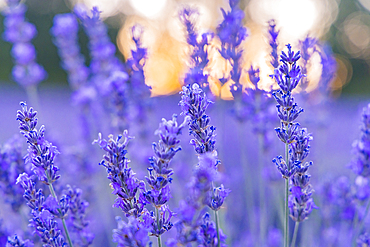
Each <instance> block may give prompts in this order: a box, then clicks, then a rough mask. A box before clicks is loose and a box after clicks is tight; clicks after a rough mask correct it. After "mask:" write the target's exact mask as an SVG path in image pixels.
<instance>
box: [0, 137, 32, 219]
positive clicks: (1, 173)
mask: <svg viewBox="0 0 370 247" xmlns="http://www.w3.org/2000/svg"><path fill="white" fill-rule="evenodd" d="M23 172H30V168H29V167H28V166H25V165H24V160H23V155H22V143H21V139H20V137H19V136H15V137H14V138H12V139H10V140H9V141H7V142H6V143H5V144H4V145H3V146H2V147H1V148H0V188H1V189H2V193H3V196H4V201H5V202H6V203H9V204H10V205H11V207H12V209H13V211H14V212H18V211H19V210H20V208H21V206H22V205H23V197H22V194H23V189H22V188H20V187H19V186H14V184H15V183H16V179H17V177H18V175H19V174H21V173H23Z"/></svg>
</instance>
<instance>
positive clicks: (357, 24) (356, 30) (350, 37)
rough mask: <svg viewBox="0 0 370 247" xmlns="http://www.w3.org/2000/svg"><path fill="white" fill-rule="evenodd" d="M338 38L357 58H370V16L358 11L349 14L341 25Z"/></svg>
mask: <svg viewBox="0 0 370 247" xmlns="http://www.w3.org/2000/svg"><path fill="white" fill-rule="evenodd" d="M337 37H338V40H339V41H340V43H341V45H342V47H343V48H344V49H345V51H346V52H347V53H348V54H350V55H351V56H352V57H355V58H362V59H365V60H368V59H370V46H369V45H370V16H369V15H368V14H366V13H364V12H361V11H358V12H354V13H352V14H351V15H349V16H348V17H347V18H346V19H345V21H344V22H343V24H342V25H341V26H340V32H339V33H338V34H337Z"/></svg>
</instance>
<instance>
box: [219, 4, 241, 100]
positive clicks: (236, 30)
mask: <svg viewBox="0 0 370 247" xmlns="http://www.w3.org/2000/svg"><path fill="white" fill-rule="evenodd" d="M229 5H230V8H231V10H230V12H226V11H225V10H224V9H221V12H222V15H223V17H224V20H223V21H222V23H221V24H220V25H219V26H218V27H217V29H216V33H217V36H218V37H219V39H220V41H221V50H220V51H219V52H220V54H221V56H222V57H223V58H225V59H226V60H228V61H230V63H231V66H232V70H231V72H230V76H231V80H233V81H234V83H235V87H236V89H234V88H235V87H234V86H232V87H231V89H232V90H231V91H232V93H233V95H234V98H235V94H238V93H241V91H242V85H241V84H240V77H241V73H242V64H241V58H242V53H243V51H242V49H241V47H240V45H241V43H242V42H243V41H244V40H245V39H246V38H247V36H248V34H247V29H246V28H245V27H243V23H242V21H243V18H244V12H243V11H242V10H241V9H240V8H239V6H238V5H239V0H229Z"/></svg>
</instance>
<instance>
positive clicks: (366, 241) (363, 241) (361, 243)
mask: <svg viewBox="0 0 370 247" xmlns="http://www.w3.org/2000/svg"><path fill="white" fill-rule="evenodd" d="M356 242H357V246H358V247H368V246H370V236H369V234H368V233H367V232H365V233H364V234H362V235H360V236H359V237H358V238H357V241H356Z"/></svg>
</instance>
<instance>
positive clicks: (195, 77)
mask: <svg viewBox="0 0 370 247" xmlns="http://www.w3.org/2000/svg"><path fill="white" fill-rule="evenodd" d="M308 2H309V1H308ZM327 2H328V3H329V2H330V1H327ZM172 3H174V2H172ZM176 3H177V7H176V8H175V9H176V11H175V12H174V14H173V15H172V17H171V18H174V19H175V20H176V25H177V26H175V30H176V31H177V33H176V35H178V36H179V38H178V40H176V39H174V38H170V37H169V36H170V35H169V34H167V33H166V32H165V31H163V30H162V33H161V35H162V38H161V41H160V42H159V43H162V44H161V46H159V48H158V46H155V45H153V43H154V42H157V41H153V40H155V38H156V37H157V36H158V34H156V33H154V32H153V30H154V29H153V28H152V27H153V26H151V25H155V23H157V22H158V23H159V21H158V19H150V18H153V17H150V18H149V17H148V19H147V20H145V21H144V20H143V19H140V18H137V19H135V18H131V19H130V18H129V17H127V19H125V21H124V23H125V24H124V28H122V29H121V30H120V32H119V34H118V35H119V37H121V38H117V40H116V41H114V40H112V39H111V38H110V36H109V35H108V24H107V23H106V22H104V20H105V18H106V15H107V13H108V10H106V9H104V8H103V10H100V9H99V7H92V8H90V6H88V5H83V4H81V3H78V4H75V5H74V6H71V9H70V12H67V13H63V14H54V15H53V23H52V27H51V28H50V30H49V32H50V34H49V35H50V37H49V39H50V40H51V41H52V42H53V44H54V45H55V47H56V49H57V50H58V57H59V59H60V67H61V68H62V69H63V70H64V71H65V73H66V75H67V77H66V80H67V81H68V84H67V83H65V84H53V83H49V82H48V81H49V79H48V76H49V77H51V78H53V75H52V73H53V71H54V70H52V71H48V70H46V69H45V68H47V67H48V65H47V64H46V65H43V64H41V63H39V62H38V58H37V54H38V53H39V52H40V50H39V49H40V48H38V49H37V48H35V46H34V45H33V40H34V38H35V37H36V35H37V29H36V26H35V25H34V24H32V23H31V22H29V20H28V19H27V17H26V16H27V5H26V4H25V3H24V2H23V1H19V0H6V1H5V4H4V6H3V7H2V12H1V13H2V16H3V17H4V21H3V26H4V28H3V33H2V38H3V42H7V44H8V45H11V51H10V55H11V57H12V70H11V72H10V74H9V78H10V80H11V82H12V83H9V82H7V83H3V84H2V85H1V89H0V106H1V107H0V115H1V116H2V121H0V129H1V130H2V131H0V141H1V143H0V144H1V145H0V160H1V162H0V188H1V190H0V193H1V197H0V246H7V247H9V246H17V247H21V246H22V247H31V246H45V247H49V246H50V247H54V246H69V247H72V246H75V247H77V246H107V247H108V246H132V247H141V246H143V247H144V246H153V247H154V246H158V247H161V246H169V247H177V246H184V247H185V246H186V247H189V246H199V247H203V246H204V247H209V246H215V247H216V246H217V247H221V246H236V247H237V246H246V247H248V246H262V247H264V246H269V247H270V246H271V247H274V246H276V247H277V246H284V247H287V246H291V247H294V246H302V247H303V246H343V247H348V246H359V247H365V246H370V232H369V231H370V225H369V221H370V217H369V216H368V214H369V209H370V181H369V177H370V100H369V98H368V97H366V95H365V94H363V95H362V96H353V95H341V96H340V91H341V87H342V86H344V84H345V83H347V82H348V80H349V79H348V78H349V74H350V69H349V67H348V66H347V67H346V66H345V64H346V63H345V62H344V61H345V59H344V58H342V57H340V56H339V55H338V54H335V52H333V49H332V48H331V46H330V43H329V42H327V41H325V38H324V35H323V33H325V32H328V30H329V28H330V25H331V24H332V22H333V21H334V19H335V18H334V19H333V20H332V22H331V23H330V21H328V23H326V24H325V23H324V24H323V25H322V28H323V29H322V30H320V31H318V29H307V30H305V32H303V31H302V30H301V31H302V33H300V34H299V33H298V32H297V33H295V34H296V35H297V36H294V35H293V34H292V33H290V31H289V25H287V24H286V23H285V22H284V19H279V18H278V17H277V16H274V15H272V16H269V15H266V16H264V17H263V18H267V17H268V18H267V19H266V20H265V19H263V18H262V17H261V18H262V19H263V22H261V23H260V25H258V22H257V21H256V22H255V23H254V24H253V23H252V24H251V22H250V18H252V17H253V14H250V15H248V14H247V15H246V13H250V12H248V11H249V10H247V9H248V8H256V10H258V8H259V7H260V6H259V3H258V2H257V1H247V4H246V3H245V2H243V1H242V2H239V0H229V1H224V2H223V3H222V5H221V8H218V9H217V13H218V14H219V16H218V17H219V18H218V19H217V21H216V20H215V21H214V22H215V24H214V27H213V28H212V27H210V28H207V29H206V28H204V26H202V25H200V24H199V23H203V21H204V19H203V17H202V16H203V15H206V14H204V13H205V12H204V10H203V9H202V8H201V5H199V6H197V5H196V4H185V3H183V2H181V3H180V2H176ZM131 4H132V6H133V7H135V4H134V3H131ZM361 4H362V3H361ZM292 5H293V4H292ZM0 6H1V5H0ZM307 6H310V5H307ZM364 6H365V5H364ZM244 7H245V8H246V10H243V8H244ZM153 8H154V7H153ZM326 9H329V7H328V6H327V8H326ZM153 11H154V10H153ZM309 11H310V9H309V8H308V7H307V13H311V12H309ZM333 11H334V10H333ZM334 12H335V11H334ZM304 18H306V17H304ZM356 18H357V17H356ZM329 19H330V18H329ZM150 20H151V21H152V23H150ZM158 23H157V24H158ZM246 23H247V24H246ZM248 23H249V25H248ZM301 25H303V24H301ZM301 28H303V26H301ZM315 30H316V31H315ZM81 33H83V34H84V35H85V37H86V39H87V40H88V41H87V47H83V46H81V40H80V37H81ZM180 36H181V37H180ZM122 37H124V38H122ZM256 42H257V44H259V45H258V46H256ZM117 49H118V50H117ZM85 50H87V51H88V56H86V54H84V51H85ZM362 54H363V53H362ZM160 55H161V56H162V55H163V56H162V57H161V56H160ZM166 59H167V60H166ZM364 90H365V89H364Z"/></svg>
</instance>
